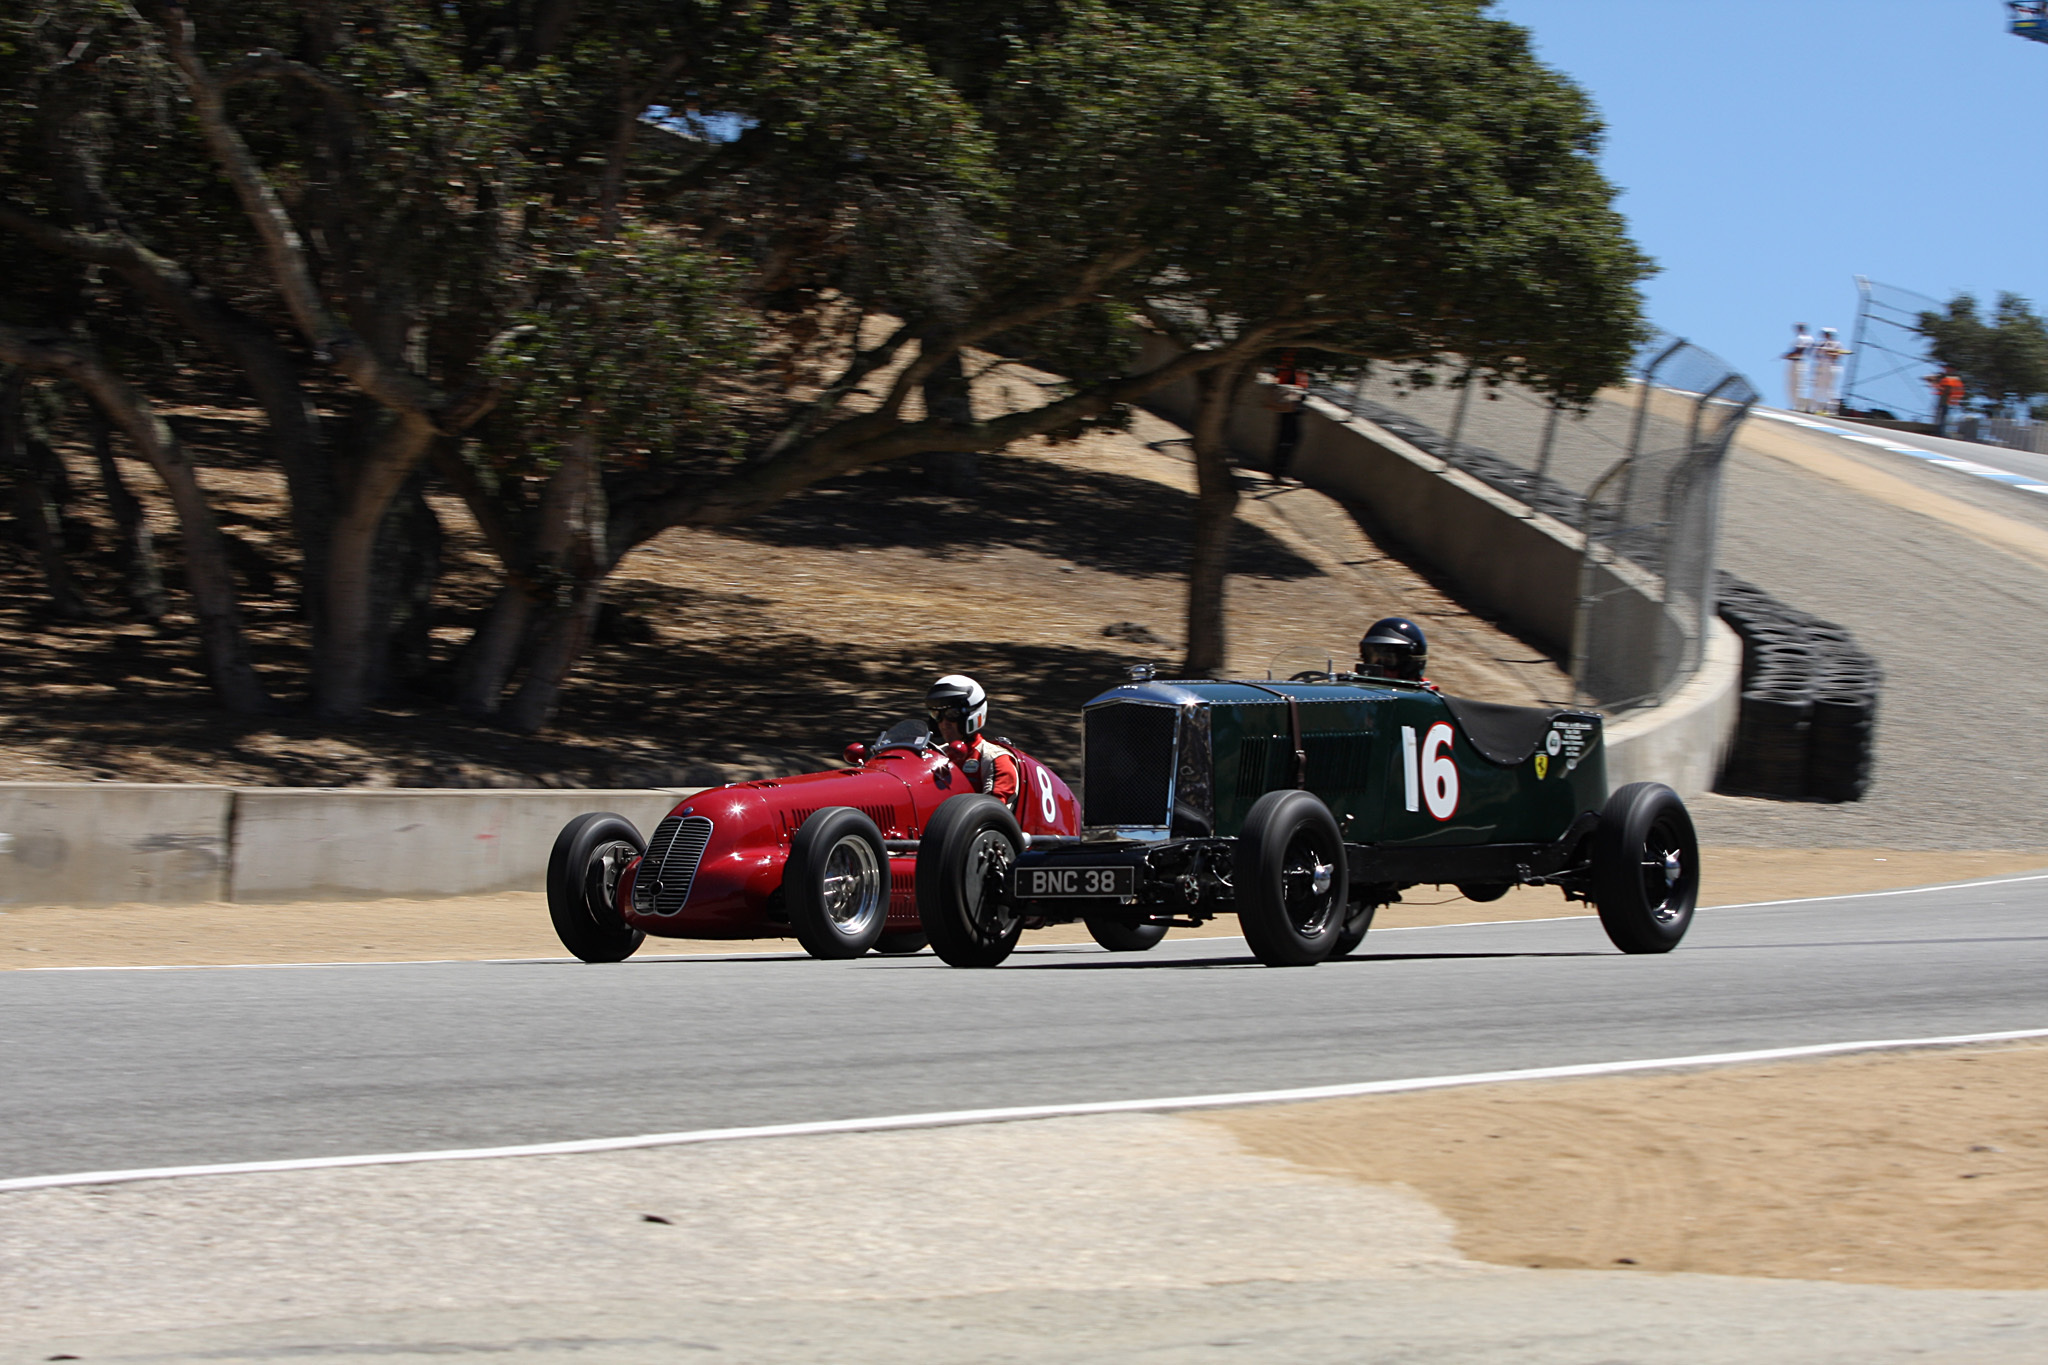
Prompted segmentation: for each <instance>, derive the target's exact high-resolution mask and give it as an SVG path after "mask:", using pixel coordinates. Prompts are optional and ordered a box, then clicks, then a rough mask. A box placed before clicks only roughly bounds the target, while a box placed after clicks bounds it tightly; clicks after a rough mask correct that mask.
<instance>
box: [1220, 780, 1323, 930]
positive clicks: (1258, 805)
mask: <svg viewBox="0 0 2048 1365" xmlns="http://www.w3.org/2000/svg"><path fill="white" fill-rule="evenodd" d="M1235 864H1236V866H1235V878H1234V880H1235V882H1236V884H1237V921H1238V924H1239V925H1240V926H1241V927H1242V928H1243V930H1244V940H1245V942H1246V943H1248V944H1250V945H1251V950H1252V954H1253V955H1254V956H1255V957H1257V958H1258V959H1259V961H1261V962H1263V963H1265V964H1266V965H1267V966H1268V967H1313V966H1314V965H1315V964H1316V963H1318V962H1321V961H1322V960H1323V959H1324V958H1326V957H1328V956H1329V955H1330V954H1331V953H1332V952H1334V951H1335V950H1336V946H1337V940H1338V937H1339V935H1341V934H1342V933H1343V931H1344V925H1345V914H1344V909H1345V906H1346V905H1347V904H1348V903H1349V902H1350V899H1351V875H1350V866H1349V864H1348V862H1347V860H1346V859H1345V856H1344V836H1343V834H1342V832H1340V831H1339V830H1338V828H1337V818H1336V817H1335V816H1334V815H1331V814H1330V808H1329V807H1328V806H1326V805H1324V804H1323V803H1322V801H1321V800H1320V799H1319V798H1318V797H1317V796H1316V795H1315V794H1314V793H1313V792H1306V791H1276V792H1267V793H1266V794H1265V795H1264V796H1262V797H1260V798H1259V799H1258V801H1257V802H1255V803H1254V804H1253V806H1252V808H1251V813H1250V814H1248V815H1247V816H1245V820H1244V829H1243V831H1242V832H1241V833H1240V834H1239V835H1238V836H1237V856H1236V859H1235Z"/></svg>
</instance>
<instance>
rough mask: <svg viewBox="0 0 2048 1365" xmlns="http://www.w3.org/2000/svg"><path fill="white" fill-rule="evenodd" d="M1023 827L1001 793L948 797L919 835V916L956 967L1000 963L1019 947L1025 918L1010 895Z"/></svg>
mask: <svg viewBox="0 0 2048 1365" xmlns="http://www.w3.org/2000/svg"><path fill="white" fill-rule="evenodd" d="M1023 847H1024V834H1023V831H1021V830H1020V829H1018V827H1017V819H1016V817H1015V816H1013V815H1011V814H1010V811H1009V808H1008V807H1007V806H1005V805H1004V804H1003V803H1002V802H1001V801H998V800H997V799H996V798H995V797H993V796H979V795H974V794H965V795H961V796H954V797H948V798H947V799H946V800H945V801H944V802H943V803H941V804H940V806H939V808H938V810H937V811H935V812H934V813H933V815H932V819H931V823H930V824H929V825H927V826H925V831H924V837H923V838H921V839H919V840H918V842H917V917H918V919H919V920H921V921H923V923H924V931H925V933H927V934H929V935H930V936H931V941H932V951H933V952H936V953H937V954H938V955H939V956H940V957H942V958H944V959H945V960H946V961H947V962H948V963H950V964H951V965H953V966H955V967H993V966H995V965H996V964H997V963H998V962H1001V961H1002V960H1003V959H1004V958H1006V957H1008V956H1009V955H1010V950H1011V949H1013V948H1015V947H1016V946H1017V936H1018V935H1019V934H1021V933H1022V932H1023V931H1024V920H1023V917H1022V916H1020V915H1019V914H1017V912H1016V910H1015V909H1014V908H1013V907H1012V906H1011V904H1010V902H1009V898H1008V895H1007V883H1008V881H1009V876H1010V869H1011V868H1012V867H1014V866H1016V863H1017V854H1018V852H1019V851H1020V850H1021V849H1022V848H1023Z"/></svg>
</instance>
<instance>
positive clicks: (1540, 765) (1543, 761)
mask: <svg viewBox="0 0 2048 1365" xmlns="http://www.w3.org/2000/svg"><path fill="white" fill-rule="evenodd" d="M1549 771H1550V755H1549V754H1538V755H1536V780H1537V781H1538V782H1541V781H1542V780H1543V775H1544V774H1545V773H1547V772H1549Z"/></svg>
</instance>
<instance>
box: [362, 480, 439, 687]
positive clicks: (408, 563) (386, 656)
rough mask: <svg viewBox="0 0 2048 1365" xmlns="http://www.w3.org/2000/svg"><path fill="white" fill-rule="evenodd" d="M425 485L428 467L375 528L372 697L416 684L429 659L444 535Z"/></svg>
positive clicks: (398, 497)
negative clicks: (425, 473)
mask: <svg viewBox="0 0 2048 1365" xmlns="http://www.w3.org/2000/svg"><path fill="white" fill-rule="evenodd" d="M425 484H426V480H425V476H424V471H415V472H414V474H413V476H412V478H410V479H408V480H407V481H406V484H405V487H404V488H403V489H401V490H400V491H399V494H398V496H397V497H395V498H393V499H392V500H391V505H390V506H389V507H388V508H386V509H385V512H384V522H383V525H382V526H380V527H379V528H378V531H377V549H376V555H375V558H374V559H373V561H372V567H371V579H370V584H371V586H370V623H371V624H370V638H369V641H368V644H369V649H370V669H369V680H368V685H369V689H370V696H371V698H372V699H377V698H382V697H385V696H387V695H389V694H391V693H392V692H394V691H402V690H405V689H409V688H414V687H417V686H418V685H419V684H420V683H422V682H423V681H424V680H425V678H426V675H427V670H428V667H429V665H430V663H431V658H430V656H431V652H432V646H433V626H434V623H433V606H434V589H435V587H436V586H437V585H438V584H439V583H440V581H441V547H442V543H443V536H442V533H441V519H440V518H439V517H437V516H435V515H434V508H433V504H431V503H429V502H428V501H427V499H426V490H425Z"/></svg>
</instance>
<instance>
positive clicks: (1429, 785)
mask: <svg viewBox="0 0 2048 1365" xmlns="http://www.w3.org/2000/svg"><path fill="white" fill-rule="evenodd" d="M1454 737H1455V736H1454V734H1453V732H1452V730H1451V727H1450V726H1449V725H1447V724H1445V723H1444V722H1442V721H1439V722H1437V723H1436V724H1435V725H1432V726H1430V727H1429V734H1428V735H1427V736H1426V737H1425V738H1424V739H1423V741H1422V803H1423V804H1424V805H1425V806H1428V807H1429V813H1430V814H1431V815H1433V816H1435V817H1436V818H1437V819H1439V820H1448V819H1450V818H1451V817H1452V816H1453V815H1456V814H1457V813H1458V765H1457V763H1456V762H1455V761H1453V760H1452V758H1451V741H1452V739H1453V738H1454Z"/></svg>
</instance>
